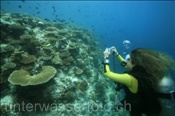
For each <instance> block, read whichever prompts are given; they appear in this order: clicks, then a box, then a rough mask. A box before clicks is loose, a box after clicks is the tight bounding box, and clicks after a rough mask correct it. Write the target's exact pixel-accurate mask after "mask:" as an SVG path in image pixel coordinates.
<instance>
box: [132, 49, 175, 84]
mask: <svg viewBox="0 0 175 116" xmlns="http://www.w3.org/2000/svg"><path fill="white" fill-rule="evenodd" d="M130 56H131V62H132V64H135V65H139V66H142V67H143V68H144V69H145V70H146V72H147V73H148V74H149V75H150V76H149V77H148V79H149V80H150V81H152V82H153V83H157V82H158V81H159V80H161V79H162V78H163V76H164V75H165V74H167V73H168V72H169V71H170V70H175V61H174V60H173V59H172V58H171V57H170V56H168V55H167V54H165V53H162V52H159V51H155V50H151V49H146V48H137V49H135V50H133V51H131V53H130Z"/></svg>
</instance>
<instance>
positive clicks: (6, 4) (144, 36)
mask: <svg viewBox="0 0 175 116" xmlns="http://www.w3.org/2000/svg"><path fill="white" fill-rule="evenodd" d="M1 9H2V10H3V11H6V12H21V13H28V14H30V15H32V16H34V17H39V18H42V19H49V20H50V21H55V20H62V21H65V22H71V23H75V24H77V25H80V26H82V27H84V28H87V29H91V30H92V32H94V34H95V35H97V36H98V38H99V42H100V43H101V45H102V48H101V50H102V51H103V50H104V49H105V48H106V47H110V46H112V45H114V46H116V48H117V49H118V51H119V52H121V53H123V52H129V51H130V50H132V49H134V48H138V47H146V48H152V49H155V50H160V51H162V52H165V53H167V54H169V55H171V56H172V57H173V58H175V47H174V44H175V2H174V1H135V2H133V1H123V2H122V1H106V2H105V1H103V2H102V1H84V2H81V1H71V2H68V1H67V2H63V1H38V2H35V1H25V2H22V1H2V3H1ZM124 40H129V41H130V42H131V44H130V45H129V47H130V48H129V49H125V48H124V46H123V41H124Z"/></svg>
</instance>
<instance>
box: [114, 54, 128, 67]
mask: <svg viewBox="0 0 175 116" xmlns="http://www.w3.org/2000/svg"><path fill="white" fill-rule="evenodd" d="M115 55H116V57H117V59H118V61H119V62H120V65H121V66H123V67H124V68H125V69H126V70H127V66H126V64H127V63H126V61H125V60H124V58H123V57H122V56H121V55H120V54H119V53H115Z"/></svg>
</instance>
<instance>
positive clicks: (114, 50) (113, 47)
mask: <svg viewBox="0 0 175 116" xmlns="http://www.w3.org/2000/svg"><path fill="white" fill-rule="evenodd" d="M111 51H112V53H115V54H116V55H118V54H119V53H118V51H117V49H116V48H115V46H112V47H111Z"/></svg>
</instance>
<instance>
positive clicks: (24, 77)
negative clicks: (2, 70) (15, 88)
mask: <svg viewBox="0 0 175 116" xmlns="http://www.w3.org/2000/svg"><path fill="white" fill-rule="evenodd" d="M56 72H57V71H56V69H55V68H54V67H52V66H43V67H42V71H41V72H40V73H38V74H36V75H33V76H31V75H30V74H29V72H28V71H25V70H15V71H13V72H12V73H11V74H10V77H9V78H8V81H9V82H10V83H11V84H14V85H21V86H28V85H38V84H42V83H45V82H47V81H49V80H50V79H51V78H53V77H54V75H55V74H56Z"/></svg>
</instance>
